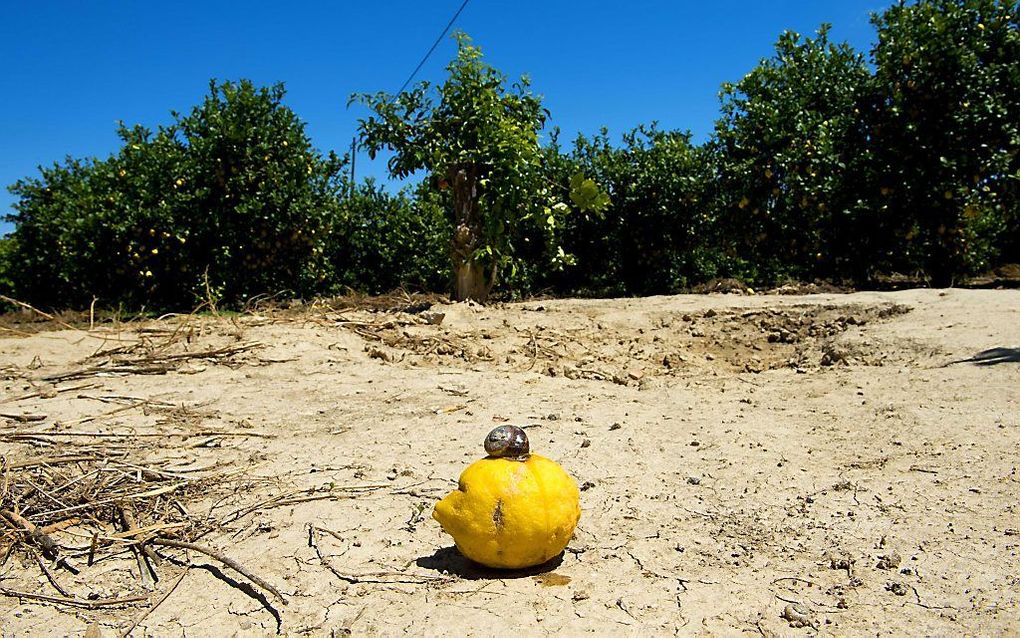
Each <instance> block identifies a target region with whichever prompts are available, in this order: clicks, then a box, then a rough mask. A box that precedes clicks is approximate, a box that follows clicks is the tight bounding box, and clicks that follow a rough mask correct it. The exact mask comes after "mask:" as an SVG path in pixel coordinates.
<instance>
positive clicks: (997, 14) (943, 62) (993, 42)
mask: <svg viewBox="0 0 1020 638" xmlns="http://www.w3.org/2000/svg"><path fill="white" fill-rule="evenodd" d="M873 22H874V24H875V26H876V27H877V29H878V44H877V45H876V46H875V49H874V51H873V57H874V63H875V69H876V70H875V104H876V108H875V109H874V110H873V116H872V118H871V119H872V121H871V123H870V127H869V128H870V130H869V133H870V144H871V146H872V148H873V154H874V175H875V184H874V186H873V188H872V193H873V195H877V196H876V197H875V209H876V210H879V211H881V212H882V213H883V215H882V218H881V219H879V220H878V221H879V222H880V223H883V224H884V225H885V226H886V229H887V230H888V232H887V233H886V235H887V236H888V237H893V238H895V239H896V242H895V244H893V245H892V246H890V254H891V255H892V256H893V257H894V258H895V259H896V260H897V261H898V262H899V264H900V266H901V267H903V268H916V269H918V270H922V271H924V272H926V273H928V274H929V275H931V277H932V278H933V280H934V281H935V282H936V283H939V284H943V285H945V284H949V283H950V282H951V281H952V280H953V279H954V277H957V276H959V275H961V274H965V273H966V272H968V271H972V270H975V269H978V268H984V267H987V266H988V265H990V262H991V260H992V259H994V258H995V256H996V253H997V252H998V251H1000V250H1009V249H1012V250H1013V251H1014V253H1013V254H1012V256H1013V258H1016V257H1017V254H1016V252H1015V251H1016V249H1017V247H1018V246H1020V244H1018V243H1017V239H1016V237H1017V235H1018V234H1020V224H1018V219H1020V157H1018V152H1020V6H1018V5H1017V3H1016V2H1002V1H999V0H923V1H920V2H916V3H910V4H907V3H903V2H901V3H898V4H896V5H894V6H893V7H891V8H889V9H888V10H886V11H885V12H884V13H882V14H880V15H877V16H875V17H874V18H873Z"/></svg>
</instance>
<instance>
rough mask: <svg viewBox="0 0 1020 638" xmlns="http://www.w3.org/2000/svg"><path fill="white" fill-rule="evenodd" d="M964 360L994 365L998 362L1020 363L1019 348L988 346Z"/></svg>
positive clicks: (981, 364) (977, 363) (982, 364)
mask: <svg viewBox="0 0 1020 638" xmlns="http://www.w3.org/2000/svg"><path fill="white" fill-rule="evenodd" d="M964 361H966V362H969V363H973V364H974V365H979V366H994V365H996V364H999V363H1020V348H989V349H988V350H982V351H981V352H979V353H977V354H976V355H974V356H973V357H971V358H970V359H964Z"/></svg>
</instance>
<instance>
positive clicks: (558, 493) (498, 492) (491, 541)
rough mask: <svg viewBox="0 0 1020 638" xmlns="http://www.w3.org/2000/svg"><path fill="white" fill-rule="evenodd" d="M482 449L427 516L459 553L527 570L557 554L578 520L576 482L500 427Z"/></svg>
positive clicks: (510, 428) (518, 432)
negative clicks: (449, 537) (435, 523)
mask: <svg viewBox="0 0 1020 638" xmlns="http://www.w3.org/2000/svg"><path fill="white" fill-rule="evenodd" d="M484 445H485V452H486V453H487V454H488V456H486V457H485V458H481V459H478V460H477V461H475V462H474V463H472V464H471V465H469V466H468V467H467V468H466V469H465V470H464V471H463V472H461V475H460V478H459V479H458V480H457V489H455V490H453V491H452V492H450V493H449V494H447V495H446V497H445V498H443V499H442V500H440V501H439V502H438V503H436V506H435V509H434V510H433V511H432V517H433V518H435V519H436V520H437V521H439V524H440V525H441V526H442V527H443V530H444V531H445V532H446V533H448V534H449V535H450V536H452V537H453V540H454V542H455V543H456V544H457V549H459V550H460V553H461V554H463V555H464V556H466V557H467V558H469V559H471V560H473V561H475V562H477V563H481V564H482V565H485V566H487V567H492V568H496V569H524V568H526V567H535V566H536V565H541V564H543V563H545V562H547V561H549V560H550V559H551V558H553V557H554V556H556V555H558V554H560V553H562V552H563V549H564V548H565V547H566V546H567V543H568V542H569V541H570V538H571V536H572V535H573V533H574V528H575V527H576V526H577V520H578V519H579V518H580V517H581V503H580V496H581V494H580V491H579V490H578V488H577V482H576V481H574V479H573V478H571V477H570V475H569V474H567V472H566V471H565V470H564V469H563V468H562V467H560V466H559V464H558V463H556V462H555V461H552V460H550V459H547V458H545V457H544V456H542V455H541V454H532V453H531V446H530V444H529V443H528V435H527V434H525V432H524V429H523V428H521V427H518V426H515V425H502V426H500V427H498V428H496V429H494V430H492V431H491V432H489V434H488V435H487V436H486V437H485V441H484Z"/></svg>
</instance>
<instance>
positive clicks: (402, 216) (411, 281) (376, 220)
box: [326, 180, 453, 294]
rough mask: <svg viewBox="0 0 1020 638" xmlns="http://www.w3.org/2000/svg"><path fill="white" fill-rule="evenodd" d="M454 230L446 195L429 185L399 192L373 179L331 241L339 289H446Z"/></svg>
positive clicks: (343, 211) (342, 214)
mask: <svg viewBox="0 0 1020 638" xmlns="http://www.w3.org/2000/svg"><path fill="white" fill-rule="evenodd" d="M452 232H453V231H452V228H451V226H450V222H449V220H448V219H447V217H446V213H445V207H444V205H443V202H442V199H441V197H440V196H439V195H438V194H437V193H435V192H434V191H432V190H430V189H428V188H426V187H425V186H424V184H423V185H421V186H419V187H418V188H417V189H415V190H410V189H408V190H404V191H401V192H399V193H397V194H395V195H394V194H390V193H388V192H386V191H385V190H384V189H383V188H381V187H379V186H376V184H375V182H374V181H373V180H368V181H366V182H365V183H363V184H360V185H358V187H357V188H356V189H355V191H354V193H352V194H351V196H350V197H348V198H346V199H344V200H343V201H342V202H341V204H340V210H339V215H338V216H337V218H336V220H335V222H334V224H333V226H332V229H331V234H330V236H329V238H328V240H327V241H326V246H327V259H329V261H330V265H331V266H332V269H333V272H334V278H333V282H334V288H335V292H342V291H343V289H344V288H352V289H355V290H359V291H362V292H368V293H373V294H378V293H383V292H387V291H390V290H393V289H396V288H407V289H411V290H425V291H431V290H443V289H445V288H447V287H448V286H449V282H450V258H449V245H450V235H451V233H452Z"/></svg>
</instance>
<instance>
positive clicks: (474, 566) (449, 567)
mask: <svg viewBox="0 0 1020 638" xmlns="http://www.w3.org/2000/svg"><path fill="white" fill-rule="evenodd" d="M414 562H415V564H416V565H418V567H421V568H423V569H430V570H433V571H437V572H439V573H447V574H453V575H454V576H458V577H460V578H463V579H464V580H490V579H496V578H527V577H528V576H537V575H538V574H544V573H546V572H550V571H552V570H554V569H556V568H557V567H559V566H560V564H561V563H562V562H563V552H560V554H559V555H557V556H554V557H552V558H550V559H549V560H547V561H546V562H544V563H542V564H541V565H535V566H534V567H528V568H526V569H493V568H491V567H486V566H484V565H479V564H478V563H476V562H474V561H473V560H471V559H469V558H465V557H464V555H463V554H461V553H460V552H459V551H458V550H457V548H456V547H455V546H450V547H443V548H441V549H437V550H436V551H435V553H433V554H432V555H431V556H422V557H420V558H418V559H417V560H416V561H414Z"/></svg>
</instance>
